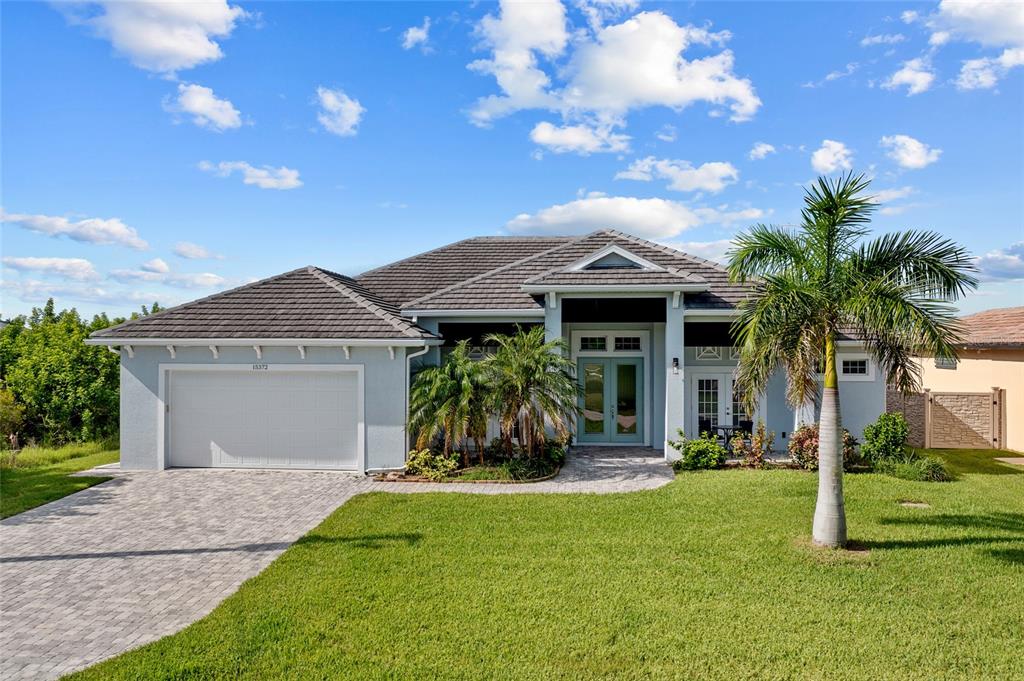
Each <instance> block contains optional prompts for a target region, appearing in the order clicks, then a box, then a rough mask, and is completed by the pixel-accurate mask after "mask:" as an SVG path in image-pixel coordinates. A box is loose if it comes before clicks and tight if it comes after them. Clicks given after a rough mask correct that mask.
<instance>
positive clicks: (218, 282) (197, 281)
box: [110, 258, 227, 289]
mask: <svg viewBox="0 0 1024 681" xmlns="http://www.w3.org/2000/svg"><path fill="white" fill-rule="evenodd" d="M110 278H111V279H114V280H116V281H120V282H122V283H132V282H148V283H151V284H163V285H164V286H173V287H175V288H188V289H193V288H212V287H215V286H222V285H223V284H224V283H225V282H226V281H227V280H226V279H224V277H222V276H220V275H219V274H213V273H212V272H172V271H171V267H170V265H168V264H167V263H166V262H164V261H163V260H161V259H160V258H154V259H152V260H150V261H148V262H145V263H143V264H142V265H140V266H139V268H138V269H136V270H127V269H119V270H113V271H112V272H111V273H110Z"/></svg>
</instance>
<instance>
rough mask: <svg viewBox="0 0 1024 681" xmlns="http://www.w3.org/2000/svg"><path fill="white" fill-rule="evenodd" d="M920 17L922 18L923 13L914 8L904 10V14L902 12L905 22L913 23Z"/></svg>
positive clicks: (902, 18)
mask: <svg viewBox="0 0 1024 681" xmlns="http://www.w3.org/2000/svg"><path fill="white" fill-rule="evenodd" d="M920 18H921V15H920V14H918V13H917V12H915V11H914V10H912V9H908V10H904V12H903V13H902V14H900V20H901V21H902V22H903V23H904V24H912V23H914V22H915V21H917V20H918V19H920Z"/></svg>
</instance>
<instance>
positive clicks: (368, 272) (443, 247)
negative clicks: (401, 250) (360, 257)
mask: <svg viewBox="0 0 1024 681" xmlns="http://www.w3.org/2000/svg"><path fill="white" fill-rule="evenodd" d="M479 238H480V237H478V236H469V237H466V238H465V239H459V240H458V241H453V242H451V243H449V244H443V245H441V246H438V247H436V248H431V249H429V250H426V251H421V252H420V253H413V254H412V255H410V256H406V257H404V258H401V259H400V260H395V261H393V262H389V263H386V264H384V265H380V266H378V267H374V268H373V269H370V270H366V271H365V272H360V273H359V274H357V275H356V276H355V277H352V278H353V279H358V278H359V277H365V276H366V275H367V274H373V273H374V272H379V271H380V270H383V269H387V268H389V267H394V266H395V265H401V264H402V263H403V262H408V261H409V260H412V259H413V258H421V257H423V256H424V255H430V254H431V253H437V252H438V251H440V250H443V249H445V248H451V247H452V246H458V245H459V244H464V243H466V242H467V241H475V240H476V239H479Z"/></svg>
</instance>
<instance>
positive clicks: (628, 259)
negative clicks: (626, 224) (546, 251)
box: [568, 244, 665, 272]
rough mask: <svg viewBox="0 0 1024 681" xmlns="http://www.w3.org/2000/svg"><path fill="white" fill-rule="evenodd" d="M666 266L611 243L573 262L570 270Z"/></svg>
mask: <svg viewBox="0 0 1024 681" xmlns="http://www.w3.org/2000/svg"><path fill="white" fill-rule="evenodd" d="M664 269H665V268H664V267H661V266H660V265H655V264H654V263H653V262H651V261H650V260H647V259H645V258H641V257H640V256H639V255H636V254H635V253H631V252H629V251H627V250H626V249H624V248H622V247H620V246H616V245H614V244H613V245H611V246H606V247H605V248H602V249H601V250H599V251H597V252H596V253H592V254H590V255H589V256H587V257H586V258H584V259H583V260H580V261H578V262H575V263H573V264H572V265H570V266H569V267H568V271H570V272H572V271H575V272H579V271H583V270H650V271H663V270H664Z"/></svg>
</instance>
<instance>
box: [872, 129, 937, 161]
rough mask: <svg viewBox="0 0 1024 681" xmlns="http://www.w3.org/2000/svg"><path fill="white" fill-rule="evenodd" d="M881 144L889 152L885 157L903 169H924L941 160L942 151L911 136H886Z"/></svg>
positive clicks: (880, 141)
mask: <svg viewBox="0 0 1024 681" xmlns="http://www.w3.org/2000/svg"><path fill="white" fill-rule="evenodd" d="M879 144H881V146H882V147H883V148H885V149H888V151H886V152H885V155H886V156H888V157H889V158H891V159H892V160H894V161H896V163H898V164H899V165H900V167H901V168H912V169H917V168H924V167H925V166H928V165H931V164H932V163H935V162H936V161H938V160H939V156H941V155H942V149H933V148H932V147H929V146H928V145H927V144H925V143H924V142H921V141H918V140H916V139H914V138H913V137H911V136H910V135H886V136H885V137H883V138H882V139H881V140H879Z"/></svg>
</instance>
